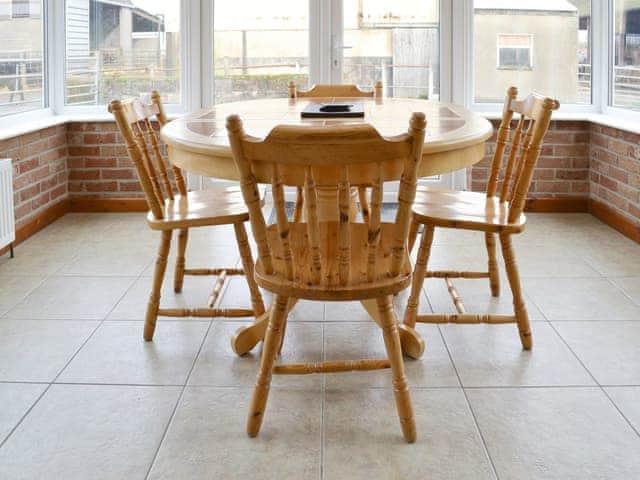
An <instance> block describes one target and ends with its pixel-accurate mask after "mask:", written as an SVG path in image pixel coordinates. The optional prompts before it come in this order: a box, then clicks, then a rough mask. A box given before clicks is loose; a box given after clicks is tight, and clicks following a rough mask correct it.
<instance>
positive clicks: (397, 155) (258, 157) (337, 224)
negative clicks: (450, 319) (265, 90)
mask: <svg viewBox="0 0 640 480" xmlns="http://www.w3.org/2000/svg"><path fill="white" fill-rule="evenodd" d="M425 127H426V121H425V118H424V114H422V113H415V114H414V115H413V117H412V119H411V123H410V128H409V131H408V133H407V134H404V135H399V136H397V137H392V138H384V137H382V136H380V134H379V133H378V132H377V131H376V130H375V129H374V128H373V127H372V126H370V125H366V124H365V125H360V124H359V125H333V126H327V127H307V126H291V125H280V126H277V127H276V128H274V129H273V130H272V131H271V132H270V133H269V135H267V137H266V138H264V139H258V138H255V137H251V136H249V135H246V134H245V132H244V130H243V127H242V121H241V120H240V118H239V117H238V116H236V115H232V116H230V117H229V118H228V119H227V130H228V132H229V138H230V144H231V149H232V152H233V156H234V159H235V162H236V164H237V166H238V170H239V172H240V176H241V186H242V191H243V195H244V197H245V201H246V203H247V205H248V207H249V214H250V218H251V225H252V229H253V232H254V235H255V238H256V243H257V244H258V254H259V260H260V262H261V263H262V268H263V270H264V271H265V272H266V273H268V272H267V271H268V270H269V268H273V266H274V257H273V256H272V255H273V252H276V253H277V254H278V256H277V257H275V259H276V260H278V261H279V262H281V263H280V264H279V265H282V266H279V267H278V269H279V271H278V272H276V273H277V275H281V276H282V279H283V280H288V279H290V278H291V277H290V275H293V278H294V280H293V282H294V283H296V282H305V284H306V285H321V286H324V285H325V284H326V285H327V286H337V285H341V286H345V285H347V286H351V285H354V284H355V283H358V284H360V283H362V282H374V281H376V280H379V279H380V278H390V277H394V276H397V275H399V273H400V270H401V268H402V267H403V264H402V262H404V260H405V258H406V242H407V236H408V230H409V224H410V208H411V204H412V203H413V200H414V198H415V190H416V185H417V179H416V175H417V166H418V162H419V161H421V159H422V147H423V144H424V129H425ZM398 164H400V168H401V169H402V172H403V175H402V178H403V180H402V186H401V188H400V193H399V209H398V215H397V216H396V224H395V225H394V226H393V227H392V228H391V230H393V231H394V233H393V238H392V239H391V241H389V242H388V243H389V244H391V243H392V252H393V253H392V255H390V257H391V259H390V260H388V262H389V263H388V264H381V263H380V257H379V256H376V249H377V248H378V247H379V245H380V243H381V239H380V236H381V235H380V231H381V228H382V227H381V209H382V193H383V192H382V190H383V184H384V182H385V181H386V180H394V179H396V178H398V176H399V175H397V176H396V174H397V171H398V168H399V167H398ZM274 172H275V174H274ZM258 182H264V183H267V182H269V183H273V190H274V203H275V204H276V205H275V208H276V215H277V217H278V226H277V228H278V230H277V232H278V236H279V238H280V241H279V244H278V245H277V246H276V245H269V243H268V242H269V240H267V239H271V241H272V242H273V241H275V237H274V236H273V228H276V227H270V228H271V230H270V231H267V227H266V223H265V220H264V216H263V213H262V210H261V209H260V208H259V203H258V198H259V197H258V196H257V183H258ZM285 185H287V186H296V187H302V188H303V189H304V194H305V201H304V208H305V217H306V218H305V223H304V224H301V223H300V222H298V221H295V219H294V221H292V222H289V223H286V222H285V220H286V214H285V209H284V194H283V193H282V189H283V186H285ZM320 186H322V187H331V188H332V189H333V188H335V191H336V192H337V195H336V197H337V198H336V201H337V206H338V212H339V215H338V216H337V217H336V218H335V219H330V220H326V219H325V218H324V217H323V221H322V222H320V221H319V214H318V198H317V195H318V193H317V188H318V187H320ZM352 187H367V188H371V208H370V212H369V223H368V225H367V227H365V231H366V232H367V238H366V242H367V244H366V246H365V245H363V247H365V248H366V250H365V251H363V252H362V253H361V252H360V251H359V252H357V256H358V258H362V259H363V260H362V262H363V263H362V264H361V265H362V267H363V270H362V271H355V270H354V269H353V268H352V267H353V265H352V262H353V259H354V255H356V253H355V252H354V251H353V250H352V248H353V245H352V241H353V239H354V238H361V237H354V233H353V232H354V228H361V227H362V224H355V223H351V222H350V221H349V210H350V201H351V194H350V192H351V189H352ZM292 231H295V232H301V231H303V232H306V235H305V236H304V238H303V239H301V238H300V237H299V236H296V237H295V239H294V238H291V239H289V238H288V237H289V232H292ZM269 232H271V233H269ZM321 232H328V235H329V237H328V238H324V235H325V234H324V233H321ZM296 235H298V234H296ZM321 235H322V237H321ZM390 238H391V237H390ZM285 240H286V241H288V242H289V244H290V248H291V249H292V250H293V254H294V255H303V257H301V258H297V257H295V258H294V259H293V260H294V262H293V263H294V265H296V266H297V265H298V263H299V265H301V267H300V268H298V271H293V272H291V270H290V269H289V267H288V260H285V261H284V262H282V258H283V257H287V256H288V253H287V249H288V248H289V247H287V246H286V245H285V242H284V241H285ZM294 241H295V242H296V244H295V248H294V244H293V243H292V242H294ZM300 241H304V242H305V243H304V245H300V244H299V242H300ZM278 252H282V254H279V253H278ZM365 262H366V268H365ZM376 262H377V263H376ZM268 265H270V267H269V266H268ZM302 265H304V267H302ZM301 269H303V270H301ZM280 270H282V271H280Z"/></svg>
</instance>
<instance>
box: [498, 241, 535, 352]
mask: <svg viewBox="0 0 640 480" xmlns="http://www.w3.org/2000/svg"><path fill="white" fill-rule="evenodd" d="M500 243H501V245H502V256H503V257H504V265H505V268H506V270H507V278H508V279H509V286H510V287H511V294H512V295H513V309H514V312H515V316H516V321H517V322H518V330H519V332H520V341H521V342H522V347H523V348H524V349H525V350H531V347H532V345H533V341H532V338H531V326H530V325H529V315H528V314H527V308H526V306H525V304H524V299H523V298H522V289H521V287H520V275H519V273H518V266H517V265H516V257H515V253H514V251H513V245H512V244H511V236H510V235H509V234H506V233H501V234H500Z"/></svg>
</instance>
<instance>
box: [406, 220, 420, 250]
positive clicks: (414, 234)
mask: <svg viewBox="0 0 640 480" xmlns="http://www.w3.org/2000/svg"><path fill="white" fill-rule="evenodd" d="M418 230H420V224H419V223H418V222H416V221H413V220H412V221H411V226H410V227H409V238H408V240H407V248H408V249H407V251H408V252H409V255H411V252H412V251H413V247H414V246H415V244H416V239H417V238H418Z"/></svg>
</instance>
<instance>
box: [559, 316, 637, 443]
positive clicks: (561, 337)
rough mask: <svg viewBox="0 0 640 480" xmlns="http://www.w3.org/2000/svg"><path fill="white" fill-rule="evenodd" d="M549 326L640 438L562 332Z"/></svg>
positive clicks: (635, 430) (635, 429)
mask: <svg viewBox="0 0 640 480" xmlns="http://www.w3.org/2000/svg"><path fill="white" fill-rule="evenodd" d="M549 324H550V325H551V328H553V331H554V332H556V335H558V337H560V339H561V340H562V342H563V343H564V344H565V345H566V346H567V348H568V349H569V351H570V352H571V353H572V354H573V356H574V357H576V360H578V362H580V365H582V368H584V369H585V370H586V371H587V373H589V375H590V376H591V378H592V379H593V381H594V382H596V385H597V386H598V388H600V391H601V392H602V393H603V394H604V396H605V397H607V398H608V399H609V402H611V405H613V407H614V408H615V409H616V410H617V411H618V413H619V414H620V416H621V417H622V418H624V420H625V421H626V422H627V424H628V425H629V426H630V427H631V429H632V430H633V431H634V432H635V434H636V435H637V436H638V437H640V431H638V429H637V428H636V427H634V426H633V424H632V423H631V421H630V420H629V419H628V418H627V416H626V415H625V414H624V413H622V410H621V409H620V407H618V405H617V404H616V402H614V401H613V399H612V398H611V396H610V395H609V393H608V392H607V391H606V390H605V388H604V387H603V386H602V385H601V384H600V382H598V379H597V378H596V377H595V375H593V373H591V370H589V369H588V368H587V366H586V365H585V364H584V362H583V361H582V359H580V357H578V354H577V353H576V352H575V351H574V350H573V348H571V346H570V345H569V343H568V342H567V341H566V340H565V339H564V337H563V336H562V335H561V334H560V332H558V330H556V328H555V325H553V323H551V322H549Z"/></svg>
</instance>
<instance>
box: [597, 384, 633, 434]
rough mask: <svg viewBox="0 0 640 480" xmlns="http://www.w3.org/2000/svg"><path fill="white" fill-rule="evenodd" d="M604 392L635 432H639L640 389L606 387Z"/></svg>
mask: <svg viewBox="0 0 640 480" xmlns="http://www.w3.org/2000/svg"><path fill="white" fill-rule="evenodd" d="M605 391H606V392H607V394H608V395H609V397H611V400H613V403H615V404H616V406H617V407H618V408H619V409H620V411H621V412H622V415H624V416H625V417H626V419H627V420H628V422H629V423H630V424H631V425H632V426H633V428H635V429H636V432H640V387H607V388H605Z"/></svg>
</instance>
